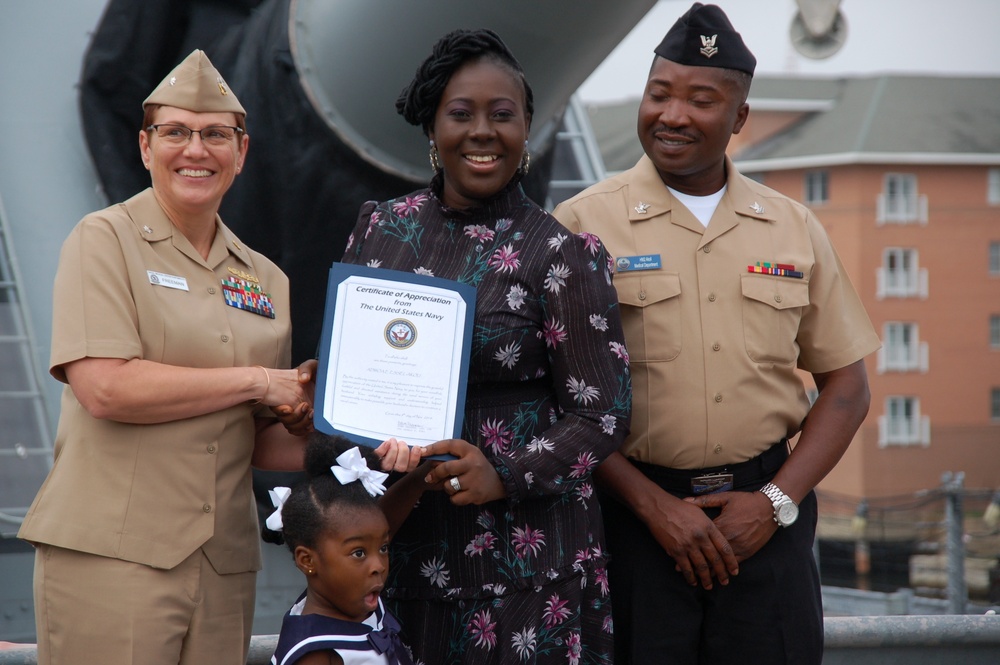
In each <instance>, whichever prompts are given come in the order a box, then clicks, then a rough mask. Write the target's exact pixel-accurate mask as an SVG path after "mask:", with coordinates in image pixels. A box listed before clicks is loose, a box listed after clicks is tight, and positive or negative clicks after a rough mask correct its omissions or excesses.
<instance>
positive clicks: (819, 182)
mask: <svg viewBox="0 0 1000 665" xmlns="http://www.w3.org/2000/svg"><path fill="white" fill-rule="evenodd" d="M829 178H830V177H829V174H828V173H827V172H826V171H810V172H809V173H806V204H807V205H821V204H823V203H826V202H827V201H828V200H829V199H830V191H829Z"/></svg>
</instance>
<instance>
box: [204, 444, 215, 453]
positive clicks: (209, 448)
mask: <svg viewBox="0 0 1000 665" xmlns="http://www.w3.org/2000/svg"><path fill="white" fill-rule="evenodd" d="M206 450H207V451H208V454H209V455H214V454H215V444H212V443H210V444H208V448H206Z"/></svg>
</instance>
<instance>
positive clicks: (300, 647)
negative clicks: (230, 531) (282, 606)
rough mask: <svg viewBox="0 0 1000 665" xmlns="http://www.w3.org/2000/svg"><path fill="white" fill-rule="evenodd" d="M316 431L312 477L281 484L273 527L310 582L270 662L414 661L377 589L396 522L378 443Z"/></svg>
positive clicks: (387, 664)
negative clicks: (383, 501)
mask: <svg viewBox="0 0 1000 665" xmlns="http://www.w3.org/2000/svg"><path fill="white" fill-rule="evenodd" d="M352 445H353V444H351V443H350V442H348V441H347V440H346V439H343V438H340V437H331V436H326V435H322V434H319V433H314V434H313V435H312V437H311V439H310V441H309V445H308V447H307V449H306V458H305V470H306V475H307V479H306V480H305V481H303V482H301V483H300V484H298V485H297V486H296V487H295V488H294V489H292V490H289V489H288V488H287V487H276V488H275V489H274V490H271V499H272V501H273V502H274V504H275V506H276V507H277V510H276V511H275V512H274V514H273V515H271V516H270V517H269V518H268V519H267V526H268V528H270V529H272V530H274V531H280V532H281V534H282V537H283V539H284V541H285V543H286V544H287V545H288V549H290V550H291V551H292V554H293V556H294V557H295V566H296V567H297V568H298V569H299V570H301V571H302V574H303V575H305V576H306V581H307V583H308V586H307V587H306V590H305V592H304V593H303V594H302V595H301V596H300V597H299V599H298V601H296V603H295V604H294V605H293V606H292V608H291V610H289V611H288V613H287V614H286V615H285V618H284V620H283V622H282V625H281V633H280V635H279V636H278V647H277V649H276V651H275V653H274V656H273V657H272V658H271V663H272V665H292V663H297V664H298V665H318V664H322V665H333V664H338V665H412V663H413V661H412V658H411V656H410V652H409V649H408V648H407V647H406V646H405V645H403V643H402V641H401V640H400V638H399V630H400V625H399V622H398V621H397V620H396V618H395V617H394V616H392V615H391V614H389V613H388V612H387V611H386V610H385V608H384V607H383V606H382V601H381V599H380V597H379V594H380V593H381V591H382V587H383V586H384V585H385V578H386V574H387V573H388V570H389V554H388V548H389V535H390V527H389V522H388V521H387V519H386V516H385V514H384V513H383V512H382V509H381V508H380V507H379V504H378V499H377V497H378V496H380V495H382V493H383V492H384V491H385V488H384V487H383V485H382V482H383V481H384V480H385V479H386V478H387V477H388V474H385V473H382V472H380V471H378V470H377V468H378V464H379V460H378V457H377V456H376V455H375V453H374V451H373V450H371V449H368V448H365V449H364V450H365V452H364V453H362V452H361V449H359V448H358V447H351V446H352Z"/></svg>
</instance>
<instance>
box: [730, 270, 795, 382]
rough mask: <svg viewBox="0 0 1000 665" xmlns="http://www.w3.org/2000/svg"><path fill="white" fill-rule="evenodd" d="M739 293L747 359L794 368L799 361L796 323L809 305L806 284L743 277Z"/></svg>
mask: <svg viewBox="0 0 1000 665" xmlns="http://www.w3.org/2000/svg"><path fill="white" fill-rule="evenodd" d="M742 289H743V336H744V338H745V341H746V348H747V354H748V355H749V356H750V359H751V360H753V361H754V362H758V363H780V364H784V365H791V364H793V363H794V362H795V360H796V359H797V358H798V345H797V344H796V343H795V338H796V337H797V336H798V332H799V322H800V321H801V319H802V312H803V309H804V308H805V307H807V306H808V305H809V282H807V281H805V280H800V279H790V278H783V277H769V276H768V277H764V276H758V275H742Z"/></svg>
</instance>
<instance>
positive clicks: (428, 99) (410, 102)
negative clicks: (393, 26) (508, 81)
mask: <svg viewBox="0 0 1000 665" xmlns="http://www.w3.org/2000/svg"><path fill="white" fill-rule="evenodd" d="M478 60H488V61H491V62H495V63H497V64H498V65H501V66H504V67H506V68H507V69H509V70H510V72H511V74H513V75H514V77H515V78H516V79H518V80H519V81H521V85H522V86H523V87H524V107H525V112H526V113H527V115H528V117H529V118H530V117H531V116H532V115H534V111H535V102H534V95H533V94H532V92H531V86H530V85H528V80H527V79H526V78H525V76H524V70H523V69H522V68H521V63H519V62H518V61H517V58H515V57H514V54H513V53H511V51H510V49H509V48H507V45H506V44H504V42H503V40H502V39H500V35H498V34H497V33H495V32H493V31H492V30H487V29H479V30H454V31H452V32H449V33H448V34H446V35H445V36H444V37H442V38H441V39H439V40H438V42H437V43H436V44H435V45H434V48H433V49H432V51H431V54H430V55H429V56H428V57H427V59H426V60H424V61H423V62H422V63H421V64H420V66H419V67H417V72H416V74H414V76H413V80H412V81H410V82H409V83H408V84H407V85H406V87H405V88H403V90H402V92H400V93H399V97H398V98H397V99H396V112H397V113H399V114H400V115H401V116H403V118H404V119H405V120H406V121H407V122H408V123H410V124H411V125H420V126H421V128H423V130H424V135H425V136H427V135H429V134H430V130H431V128H432V127H433V126H434V115H435V114H436V113H437V108H438V105H439V104H440V103H441V95H443V94H444V89H445V87H447V85H448V81H450V80H451V77H452V75H453V74H454V73H455V72H456V71H458V69H459V68H460V67H462V66H463V65H465V64H467V63H469V62H474V61H478Z"/></svg>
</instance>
